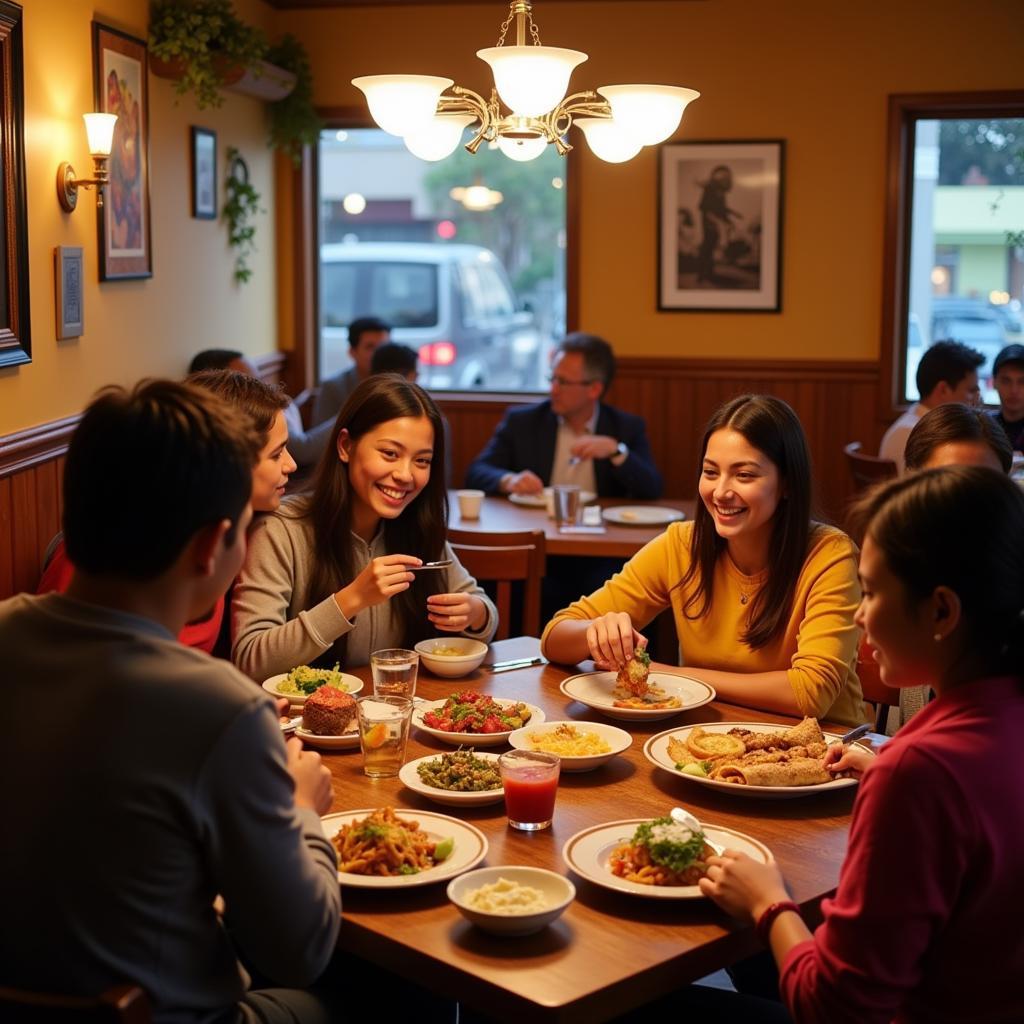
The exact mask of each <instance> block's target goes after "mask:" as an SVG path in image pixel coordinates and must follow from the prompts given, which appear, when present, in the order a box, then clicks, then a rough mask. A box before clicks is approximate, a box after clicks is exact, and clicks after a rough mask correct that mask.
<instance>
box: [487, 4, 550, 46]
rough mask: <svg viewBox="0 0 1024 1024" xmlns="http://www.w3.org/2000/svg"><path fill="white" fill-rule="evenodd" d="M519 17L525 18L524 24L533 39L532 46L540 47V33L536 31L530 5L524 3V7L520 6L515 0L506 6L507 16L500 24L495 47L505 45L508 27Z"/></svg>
mask: <svg viewBox="0 0 1024 1024" xmlns="http://www.w3.org/2000/svg"><path fill="white" fill-rule="evenodd" d="M520 8H525V9H520ZM519 15H525V17H526V22H527V24H528V25H529V26H530V37H531V38H532V39H533V45H534V46H540V45H541V42H540V32H539V31H538V30H537V25H536V23H535V22H534V20H533V15H532V14H531V13H530V5H529V3H526V4H525V5H524V4H521V3H520V4H517V3H516V2H515V0H512V3H510V4H509V5H508V16H507V17H506V18H505V20H504V21H503V22H502V23H501V31H500V33H499V35H498V43H497V45H498V46H504V45H505V36H507V35H508V30H509V27H510V26H511V24H512V19H513V18H515V17H517V16H519Z"/></svg>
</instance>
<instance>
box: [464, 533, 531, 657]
mask: <svg viewBox="0 0 1024 1024" xmlns="http://www.w3.org/2000/svg"><path fill="white" fill-rule="evenodd" d="M448 543H449V544H451V546H452V550H453V551H454V552H455V554H456V555H457V556H458V559H459V561H460V562H461V563H462V564H463V565H464V566H465V567H466V569H467V571H468V572H470V573H472V574H473V575H474V576H475V577H476V578H477V580H478V581H486V582H493V583H495V584H496V585H497V599H496V601H495V604H496V605H497V607H498V632H497V633H496V634H495V636H494V639H495V640H505V639H507V638H508V636H509V622H510V619H511V614H512V583H513V582H514V581H516V580H521V581H522V582H523V606H522V611H523V622H522V631H523V633H524V634H525V635H526V636H540V585H541V580H543V578H544V566H545V560H546V557H547V549H546V545H545V537H544V531H543V530H519V531H515V532H513V533H478V532H477V531H475V530H449V531H448Z"/></svg>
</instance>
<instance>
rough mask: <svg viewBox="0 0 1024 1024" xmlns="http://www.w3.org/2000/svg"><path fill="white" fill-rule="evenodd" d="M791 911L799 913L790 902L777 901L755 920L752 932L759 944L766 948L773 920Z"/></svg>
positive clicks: (796, 907)
mask: <svg viewBox="0 0 1024 1024" xmlns="http://www.w3.org/2000/svg"><path fill="white" fill-rule="evenodd" d="M789 910H791V911H793V913H794V914H799V913H800V908H799V907H798V906H797V905H796V904H795V903H794V902H793V901H792V900H779V902H778V903H773V904H772V905H771V906H770V907H768V909H767V910H765V912H764V913H763V914H762V915H761V916H760V917H759V918H758V919H757V924H755V925H754V931H755V932H756V933H757V937H758V939H760V941H761V943H762V944H763V945H765V946H767V945H768V944H769V943H768V937H769V935H770V934H771V930H772V925H773V924H774V923H775V918H777V917H778V916H779V914H785V913H786V912H787V911H789Z"/></svg>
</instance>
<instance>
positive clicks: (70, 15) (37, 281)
mask: <svg viewBox="0 0 1024 1024" xmlns="http://www.w3.org/2000/svg"><path fill="white" fill-rule="evenodd" d="M23 3H24V8H25V16H24V35H25V135H26V170H27V176H28V214H29V217H28V222H29V255H30V268H29V271H30V282H31V318H32V362H31V363H30V364H29V365H27V366H20V367H13V368H9V369H4V370H0V435H3V434H5V433H8V432H10V431H13V430H18V429H22V428H25V427H29V426H33V425H35V424H38V423H43V422H46V421H48V420H51V419H55V418H59V417H62V416H68V415H71V414H73V413H75V412H78V411H79V410H80V409H81V408H82V406H83V405H84V404H85V403H86V402H87V401H88V399H89V397H90V396H91V395H92V393H93V392H94V391H95V390H96V389H97V388H99V387H101V386H102V385H104V384H108V383H121V384H129V383H131V382H133V381H135V380H136V379H138V378H139V377H142V376H146V375H168V376H180V375H181V374H182V373H184V371H185V369H186V367H187V364H188V361H189V359H190V358H191V356H192V355H193V354H194V353H195V352H196V351H198V350H199V349H202V348H210V347H218V346H226V347H231V348H239V349H242V350H244V351H245V352H247V353H250V354H254V355H255V354H262V353H265V352H269V351H272V350H273V349H275V348H276V347H277V340H278V339H277V303H276V298H275V280H276V278H275V273H274V266H275V256H274V220H273V210H274V162H273V158H272V155H271V153H270V151H269V150H268V149H267V148H266V145H265V138H266V128H265V116H266V115H265V108H264V105H263V104H262V103H261V102H260V101H258V100H255V99H251V98H249V97H244V96H237V95H233V94H230V93H229V94H225V103H224V105H223V107H221V108H219V109H217V110H203V111H200V110H197V109H196V107H195V104H194V101H193V100H192V98H191V97H190V96H186V97H183V98H182V99H181V100H180V103H178V105H175V99H176V97H175V95H174V91H173V84H172V83H170V82H167V81H165V80H164V79H160V78H156V77H154V76H153V75H150V79H149V118H150V139H149V154H150V205H151V213H152V222H151V224H152V240H153V276H152V278H149V279H146V280H138V281H108V282H104V283H103V284H100V282H99V271H98V262H97V261H98V252H97V245H98V243H97V233H96V199H95V193H94V192H91V191H90V192H84V193H82V194H81V195H80V197H79V203H78V209H77V210H76V211H75V212H74V213H73V214H67V213H65V212H64V211H63V210H62V209H61V208H60V207H59V206H58V205H57V193H56V175H57V165H58V164H59V163H60V162H61V161H62V160H70V161H71V163H72V164H73V165H74V167H75V170H76V172H77V173H78V175H79V176H80V177H91V160H90V158H89V154H88V150H87V147H86V140H85V129H84V127H83V124H82V118H81V115H82V113H83V112H85V111H88V110H92V109H93V87H92V30H91V24H90V23H91V21H92V19H93V17H95V18H96V19H97V20H98V21H101V22H103V23H104V24H108V25H111V26H114V27H116V28H120V29H121V30H122V31H125V32H128V33H130V34H132V35H135V36H138V37H140V38H144V37H145V36H146V27H147V23H148V11H149V5H148V3H147V2H146V0H103V2H102V4H101V5H100V6H97V7H94V5H93V3H91V2H89V0H27V2H25V0H23ZM235 9H236V10H237V11H238V12H239V14H240V15H241V16H242V17H243V18H244V19H245V20H246V21H248V22H249V23H251V24H256V25H260V26H261V27H263V28H265V29H270V28H271V27H272V26H271V23H272V21H273V17H274V12H273V10H272V9H271V8H270V7H268V6H267V5H265V4H264V3H262V2H261V0H235ZM193 124H196V125H201V126H203V127H206V128H212V129H213V130H215V131H216V132H217V144H218V154H217V155H218V176H219V177H223V172H224V153H225V152H226V149H227V146H228V145H235V146H236V147H238V149H240V150H241V151H242V153H243V155H244V156H245V157H246V159H247V161H248V163H249V169H250V174H251V180H252V182H253V184H254V185H255V186H256V188H257V189H258V190H259V192H260V193H261V194H262V196H263V199H264V207H265V209H266V211H267V212H266V213H264V214H262V215H261V216H260V217H259V219H258V221H257V245H258V247H259V251H258V252H257V253H256V255H255V257H254V259H253V260H252V261H251V265H252V267H253V270H254V273H253V276H252V279H251V280H250V281H249V283H248V284H247V285H245V286H242V287H239V286H236V285H235V284H234V283H233V281H232V266H233V259H232V257H231V255H230V252H229V249H228V246H227V241H226V239H227V232H226V229H225V227H224V226H223V225H222V224H221V223H220V222H219V221H208V220H194V219H193V218H192V215H191V210H192V207H191V191H190V179H189V174H190V155H189V126H190V125H193ZM57 245H81V246H83V248H84V254H85V334H84V335H83V336H82V337H81V338H78V339H74V340H68V341H61V342H58V341H57V340H56V332H55V312H54V281H53V250H54V247H55V246H57Z"/></svg>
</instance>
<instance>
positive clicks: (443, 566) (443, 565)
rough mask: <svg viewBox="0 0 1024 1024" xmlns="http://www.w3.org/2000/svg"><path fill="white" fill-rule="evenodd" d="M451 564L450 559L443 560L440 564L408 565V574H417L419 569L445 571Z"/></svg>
mask: <svg viewBox="0 0 1024 1024" xmlns="http://www.w3.org/2000/svg"><path fill="white" fill-rule="evenodd" d="M451 564H452V560H451V559H450V558H444V559H442V560H441V561H440V562H424V563H423V564H422V565H410V566H409V572H419V571H420V570H421V569H447V568H448V566H449V565H451Z"/></svg>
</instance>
